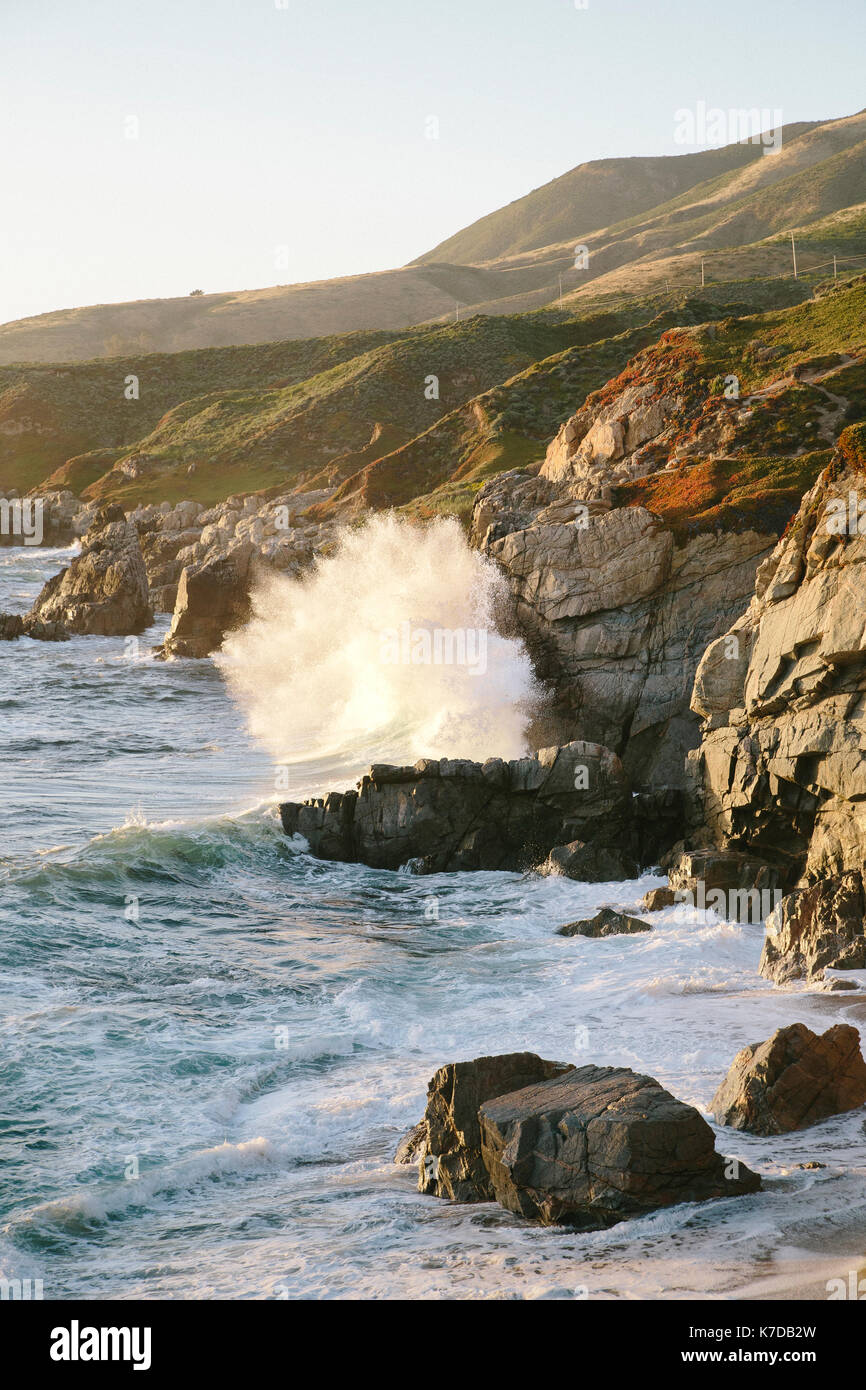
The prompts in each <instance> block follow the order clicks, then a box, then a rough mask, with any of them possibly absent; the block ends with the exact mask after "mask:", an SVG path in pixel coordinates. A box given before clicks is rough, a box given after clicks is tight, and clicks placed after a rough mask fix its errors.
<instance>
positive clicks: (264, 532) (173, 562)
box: [130, 491, 336, 613]
mask: <svg viewBox="0 0 866 1390" xmlns="http://www.w3.org/2000/svg"><path fill="white" fill-rule="evenodd" d="M328 495H329V493H328V492H322V491H319V492H308V493H304V494H298V493H287V494H285V495H283V496H281V497H269V498H264V497H262V496H261V495H260V494H258V493H249V494H246V495H238V496H233V497H229V498H227V499H226V501H225V502H220V503H218V504H217V505H216V506H213V507H207V508H205V507H203V506H201V504H200V503H198V502H193V501H185V502H177V503H176V504H175V505H174V506H172V505H171V504H170V503H169V502H163V503H161V504H160V505H155V504H152V503H148V504H147V505H145V506H140V507H137V508H136V509H135V511H133V512H131V513H130V520H131V521H133V522H134V523H135V525H136V526H137V527H138V530H139V534H140V536H141V546H142V551H143V553H144V559H145V564H146V566H147V576H148V580H149V583H150V588H151V594H152V597H153V604H154V607H155V608H156V609H157V610H158V611H160V612H167V613H172V612H174V608H175V602H176V599H177V591H178V586H179V584H180V577H181V574H182V573H183V570H184V569H185V568H187V567H200V566H203V565H209V564H210V563H211V562H212V561H215V560H223V559H225V558H226V557H227V556H228V555H229V554H230V553H231V552H233V551H237V550H238V549H239V548H241V547H246V546H251V547H252V550H253V553H254V555H255V557H256V561H257V563H258V564H260V565H261V566H262V567H263V568H265V569H270V570H276V571H280V572H281V573H286V574H290V575H297V574H301V573H303V572H304V570H306V569H307V568H308V567H309V566H310V565H311V564H312V562H313V560H314V559H315V557H316V555H317V554H318V553H319V552H320V551H321V549H322V547H323V546H325V545H326V544H327V543H328V542H329V541H331V540H332V539H333V537H334V533H335V529H336V527H335V523H334V522H316V521H312V520H310V519H308V518H307V517H305V515H304V512H305V511H306V509H307V508H308V507H310V506H313V505H314V504H315V503H317V502H320V501H322V500H323V498H325V497H327V496H328Z"/></svg>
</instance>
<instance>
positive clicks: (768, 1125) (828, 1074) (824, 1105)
mask: <svg viewBox="0 0 866 1390" xmlns="http://www.w3.org/2000/svg"><path fill="white" fill-rule="evenodd" d="M864 1103H866V1062H864V1061H863V1057H862V1054H861V1052H860V1034H859V1033H858V1032H857V1029H856V1028H851V1027H850V1026H848V1025H847V1024H844V1023H838V1024H836V1026H835V1027H834V1028H828V1029H827V1031H826V1033H823V1034H821V1035H819V1034H816V1033H813V1032H812V1031H811V1029H809V1028H807V1027H806V1025H805V1024H804V1023H792V1024H790V1026H789V1027H787V1028H778V1029H777V1030H776V1032H775V1033H774V1034H773V1036H772V1037H771V1038H768V1039H767V1041H766V1042H762V1043H753V1044H752V1046H751V1047H744V1048H743V1050H742V1051H741V1052H738V1053H737V1055H736V1057H735V1058H734V1061H733V1064H732V1066H731V1070H730V1071H729V1072H728V1075H727V1076H726V1078H725V1080H724V1081H723V1082H722V1084H721V1086H720V1087H719V1089H718V1090H717V1091H716V1094H715V1095H714V1096H713V1099H712V1101H711V1103H710V1108H711V1110H712V1112H713V1116H714V1118H715V1119H716V1122H717V1123H718V1124H720V1125H731V1126H732V1127H733V1128H734V1129H745V1130H748V1131H749V1133H750V1134H787V1133H789V1132H790V1131H791V1130H794V1129H806V1128H807V1127H808V1126H809V1125H814V1124H817V1123H818V1122H819V1121H820V1120H826V1119H827V1118H828V1116H830V1115H839V1114H842V1113H843V1112H844V1111H846V1110H857V1109H859V1107H860V1106H861V1105H863V1104H864Z"/></svg>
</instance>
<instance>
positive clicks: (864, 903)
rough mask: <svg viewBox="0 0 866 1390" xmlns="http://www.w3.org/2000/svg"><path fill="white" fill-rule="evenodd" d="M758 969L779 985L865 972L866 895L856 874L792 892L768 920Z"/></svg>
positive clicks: (827, 879)
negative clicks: (842, 972)
mask: <svg viewBox="0 0 866 1390" xmlns="http://www.w3.org/2000/svg"><path fill="white" fill-rule="evenodd" d="M758 969H759V971H760V973H761V974H762V975H764V976H765V977H766V978H767V979H768V980H774V981H775V982H776V984H780V985H783V984H789V983H790V982H791V981H793V980H806V981H808V982H809V983H814V982H818V981H822V980H823V977H824V971H825V970H826V969H831V970H863V969H866V895H864V890H863V879H862V877H861V875H860V874H859V873H858V872H856V871H855V870H852V871H851V872H850V873H847V874H837V875H836V876H835V877H833V878H825V879H820V880H819V881H818V882H817V883H813V884H812V885H811V886H810V887H808V888H799V889H797V890H796V891H795V892H793V893H789V894H788V895H787V896H786V897H784V898H783V899H782V901H781V902H780V903H779V904H778V906H777V907H776V908H774V910H773V912H772V913H771V914H770V916H769V917H768V918H767V933H766V936H765V938H764V949H763V951H762V953H761V961H760V965H759V966H758Z"/></svg>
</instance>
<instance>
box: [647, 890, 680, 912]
mask: <svg viewBox="0 0 866 1390" xmlns="http://www.w3.org/2000/svg"><path fill="white" fill-rule="evenodd" d="M676 901H677V895H676V893H675V892H674V890H673V888H651V889H650V890H649V892H648V893H644V896H643V900H642V902H641V907H642V908H643V910H644V912H661V910H662V908H663V907H673V905H674V903H675V902H676Z"/></svg>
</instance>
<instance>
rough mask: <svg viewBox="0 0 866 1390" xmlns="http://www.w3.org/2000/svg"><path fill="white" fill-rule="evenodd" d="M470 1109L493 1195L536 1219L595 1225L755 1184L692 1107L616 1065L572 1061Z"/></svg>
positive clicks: (756, 1180)
mask: <svg viewBox="0 0 866 1390" xmlns="http://www.w3.org/2000/svg"><path fill="white" fill-rule="evenodd" d="M479 1116H480V1124H481V1151H482V1158H483V1161H484V1165H485V1167H486V1169H487V1172H488V1173H489V1175H490V1182H491V1185H492V1187H493V1191H494V1193H495V1196H496V1199H497V1201H499V1202H500V1203H501V1204H502V1206H504V1207H506V1208H507V1209H508V1210H509V1211H513V1212H516V1213H518V1214H519V1215H521V1216H525V1217H528V1218H530V1219H532V1220H536V1221H541V1222H542V1223H544V1224H545V1225H550V1224H560V1223H567V1224H570V1225H574V1226H577V1227H579V1228H580V1229H584V1230H587V1229H596V1228H603V1227H607V1226H612V1225H614V1224H616V1223H617V1222H619V1221H623V1220H625V1219H626V1218H628V1217H634V1216H639V1215H643V1214H645V1213H646V1212H649V1211H654V1210H657V1209H658V1208H659V1207H666V1206H672V1205H674V1204H675V1203H678V1202H702V1201H706V1200H708V1199H710V1198H716V1197H731V1196H735V1195H741V1194H744V1193H748V1192H754V1191H756V1190H757V1189H758V1188H759V1187H760V1179H759V1178H758V1176H757V1175H756V1174H755V1173H752V1172H751V1171H750V1170H749V1169H748V1168H746V1167H745V1165H744V1164H742V1163H737V1162H736V1161H729V1160H726V1159H725V1158H723V1157H722V1155H721V1154H717V1153H716V1150H715V1143H714V1137H713V1131H712V1130H711V1128H710V1126H709V1125H708V1124H707V1122H706V1121H705V1120H704V1119H703V1117H702V1116H701V1115H700V1114H699V1113H698V1111H697V1110H694V1109H693V1108H692V1107H691V1106H689V1105H685V1104H683V1102H682V1101H680V1100H677V1099H676V1098H675V1097H674V1096H672V1095H671V1094H670V1093H669V1092H668V1091H665V1090H664V1089H663V1088H662V1087H661V1086H660V1085H659V1083H658V1082H657V1081H655V1080H653V1078H652V1077H649V1076H641V1075H638V1074H636V1073H635V1072H632V1071H629V1070H628V1069H626V1068H622V1067H597V1066H585V1067H577V1068H574V1069H573V1070H571V1071H569V1072H568V1073H567V1074H566V1075H564V1076H562V1077H558V1078H555V1079H553V1080H550V1081H547V1082H542V1083H538V1084H535V1085H532V1086H528V1087H525V1088H524V1089H522V1090H519V1091H514V1092H512V1093H511V1094H510V1095H502V1096H498V1097H496V1098H495V1099H493V1100H489V1101H485V1102H484V1103H482V1105H481V1108H480V1111H479Z"/></svg>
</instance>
